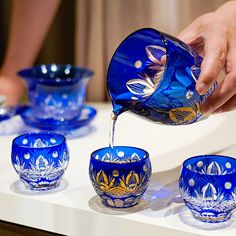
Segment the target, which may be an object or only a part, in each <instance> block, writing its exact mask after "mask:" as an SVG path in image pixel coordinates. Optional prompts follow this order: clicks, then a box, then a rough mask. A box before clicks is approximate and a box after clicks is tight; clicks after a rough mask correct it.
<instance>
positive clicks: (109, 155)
mask: <svg viewBox="0 0 236 236" xmlns="http://www.w3.org/2000/svg"><path fill="white" fill-rule="evenodd" d="M89 176H90V179H91V181H92V184H93V187H94V189H95V191H96V193H97V194H98V195H99V196H100V198H101V199H102V202H103V204H104V205H106V206H109V207H114V208H125V207H131V206H134V205H136V204H137V203H138V202H139V200H140V198H141V197H142V196H143V194H144V192H145V191H146V189H147V187H148V183H149V180H150V177H151V163H150V159H149V154H148V153H147V152H146V151H144V150H142V149H140V148H135V147H128V146H115V147H114V148H113V150H112V149H111V148H110V147H105V148H101V149H98V150H96V151H94V152H93V153H92V154H91V159H90V165H89Z"/></svg>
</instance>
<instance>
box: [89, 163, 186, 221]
mask: <svg viewBox="0 0 236 236" xmlns="http://www.w3.org/2000/svg"><path fill="white" fill-rule="evenodd" d="M179 172H180V167H176V168H175V169H171V170H168V171H163V172H160V173H153V174H152V178H151V181H150V183H149V187H148V189H147V191H146V192H145V194H144V196H143V198H142V199H141V200H140V202H139V204H138V205H136V206H133V207H130V208H120V209H114V208H109V207H106V206H104V205H103V204H102V202H101V200H100V198H99V197H98V196H94V197H92V198H91V199H90V200H89V207H90V208H91V209H92V210H94V211H96V212H100V213H104V214H110V215H126V214H132V213H136V212H140V214H145V215H148V216H155V217H156V214H153V212H157V211H160V210H163V209H167V208H168V207H169V206H170V205H171V204H172V203H179V204H181V206H178V207H175V208H172V209H169V210H167V211H166V212H165V213H164V214H162V217H167V216H169V215H173V214H178V213H179V212H180V211H181V209H182V206H183V201H182V199H181V197H180V195H179V190H178V178H179Z"/></svg>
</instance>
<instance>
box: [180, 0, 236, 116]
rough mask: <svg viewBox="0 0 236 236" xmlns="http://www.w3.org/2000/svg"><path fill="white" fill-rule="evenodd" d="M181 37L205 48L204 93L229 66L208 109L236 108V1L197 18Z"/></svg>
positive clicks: (200, 87)
mask: <svg viewBox="0 0 236 236" xmlns="http://www.w3.org/2000/svg"><path fill="white" fill-rule="evenodd" d="M179 38H180V39H182V40H183V41H185V42H186V43H188V44H190V45H191V46H193V47H195V48H196V49H197V50H198V51H200V52H201V51H202V53H203V55H204V59H203V63H202V67H201V74H200V77H199V79H198V82H197V85H196V89H197V91H198V92H199V93H200V94H204V93H205V92H206V91H207V90H208V89H209V88H210V86H211V85H212V84H213V83H214V82H215V81H216V80H217V78H218V76H219V74H220V72H221V71H222V70H223V69H225V72H226V77H225V78H224V80H223V81H222V82H221V83H220V84H219V86H218V88H217V89H216V91H215V92H214V93H213V94H212V95H211V96H210V97H209V99H207V101H206V102H205V103H204V104H203V106H202V111H203V112H204V113H212V112H224V111H230V110H233V109H235V108H236V43H235V42H236V1H229V2H227V3H225V4H224V5H222V6H221V7H220V8H218V9H217V10H216V11H215V12H211V13H208V14H206V15H203V16H200V17H199V18H197V19H196V20H195V21H194V22H193V23H192V24H191V25H190V26H188V27H187V28H186V29H185V30H184V31H183V32H182V33H181V34H180V35H179Z"/></svg>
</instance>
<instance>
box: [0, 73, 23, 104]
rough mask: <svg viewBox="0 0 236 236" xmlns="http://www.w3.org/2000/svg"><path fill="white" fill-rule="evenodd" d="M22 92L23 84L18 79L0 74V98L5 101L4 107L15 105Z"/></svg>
mask: <svg viewBox="0 0 236 236" xmlns="http://www.w3.org/2000/svg"><path fill="white" fill-rule="evenodd" d="M24 90H25V83H24V81H23V80H21V79H20V78H19V77H17V76H15V75H14V76H7V75H3V74H0V96H1V97H2V98H5V99H6V100H5V101H4V104H5V105H7V106H15V105H17V104H18V102H19V101H20V98H21V97H22V95H23V93H24Z"/></svg>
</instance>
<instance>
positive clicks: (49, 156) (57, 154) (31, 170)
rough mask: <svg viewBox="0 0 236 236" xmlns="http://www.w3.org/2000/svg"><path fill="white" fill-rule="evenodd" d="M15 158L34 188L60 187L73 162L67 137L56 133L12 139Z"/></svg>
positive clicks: (25, 180) (24, 179)
mask: <svg viewBox="0 0 236 236" xmlns="http://www.w3.org/2000/svg"><path fill="white" fill-rule="evenodd" d="M11 160H12V164H13V167H14V169H15V170H16V172H17V173H18V175H19V177H20V179H21V181H22V182H23V183H24V184H25V186H26V187H27V188H29V189H31V190H37V191H43V190H49V189H53V188H55V187H57V186H58V185H59V184H60V181H61V179H62V176H63V174H64V172H65V170H66V168H67V165H68V162H69V151H68V148H67V144H66V139H65V137H64V136H62V135H60V134H56V133H49V132H39V133H27V134H23V135H20V136H18V137H16V138H15V139H14V140H13V141H12V153H11Z"/></svg>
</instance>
